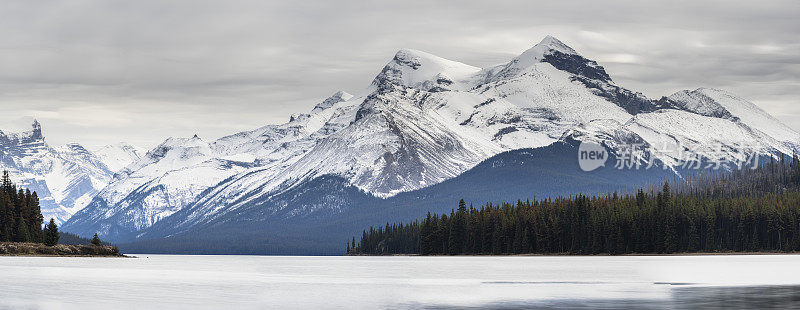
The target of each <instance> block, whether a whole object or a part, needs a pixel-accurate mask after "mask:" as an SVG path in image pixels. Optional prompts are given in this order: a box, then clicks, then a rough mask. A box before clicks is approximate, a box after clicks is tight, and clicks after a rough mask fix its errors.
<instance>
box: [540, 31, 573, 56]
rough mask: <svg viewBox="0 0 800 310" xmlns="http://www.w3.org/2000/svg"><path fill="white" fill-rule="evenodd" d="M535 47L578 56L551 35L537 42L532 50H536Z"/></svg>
mask: <svg viewBox="0 0 800 310" xmlns="http://www.w3.org/2000/svg"><path fill="white" fill-rule="evenodd" d="M537 46H540V47H546V48H547V49H548V50H552V51H559V52H562V53H564V54H578V52H576V51H575V50H574V49H572V48H571V47H569V46H568V45H566V44H564V42H561V41H560V40H559V39H556V38H555V37H553V36H551V35H548V36H546V37H544V39H542V41H541V42H539V44H536V45H535V46H534V48H536V47H537Z"/></svg>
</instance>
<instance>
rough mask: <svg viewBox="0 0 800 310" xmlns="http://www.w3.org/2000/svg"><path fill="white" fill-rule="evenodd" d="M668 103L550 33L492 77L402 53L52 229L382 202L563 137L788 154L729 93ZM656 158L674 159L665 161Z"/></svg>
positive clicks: (162, 149)
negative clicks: (342, 183)
mask: <svg viewBox="0 0 800 310" xmlns="http://www.w3.org/2000/svg"><path fill="white" fill-rule="evenodd" d="M573 69H574V70H573ZM668 99H669V100H668V101H669V103H670V104H671V105H662V103H660V101H659V103H656V102H655V101H654V100H650V99H648V98H646V97H644V96H643V95H641V94H639V93H634V92H631V91H628V90H625V89H623V88H621V87H619V86H617V85H615V84H613V82H611V80H610V78H609V77H608V75H607V74H606V73H605V71H604V70H603V68H602V67H601V66H599V65H598V64H597V63H595V62H594V61H591V60H588V59H585V58H583V57H582V56H580V55H578V54H577V52H576V51H575V50H573V49H572V48H570V47H569V46H567V45H565V44H564V43H563V42H561V41H559V40H558V39H556V38H553V37H550V36H548V37H546V38H545V39H544V40H542V41H541V42H540V43H539V44H536V45H535V46H533V47H532V48H531V49H529V50H527V51H525V52H524V53H522V54H521V55H520V56H518V57H515V58H514V59H512V60H510V61H509V62H508V63H506V64H503V65H499V66H495V67H491V68H478V67H474V66H470V65H467V64H463V63H460V62H456V61H452V60H447V59H444V58H441V57H438V56H434V55H431V54H429V53H426V52H422V51H416V50H411V49H402V50H400V51H398V52H397V53H396V54H395V55H394V57H393V58H392V59H391V60H390V61H389V62H388V63H387V64H386V66H384V67H383V69H382V70H381V71H380V72H379V73H378V74H377V76H376V77H375V79H374V80H373V81H372V83H371V85H369V86H368V87H367V88H366V89H365V90H364V91H362V92H358V93H356V94H355V95H350V94H348V93H345V92H342V91H340V92H337V93H335V94H334V95H332V96H331V97H329V98H328V99H326V100H324V101H322V102H320V103H319V104H317V105H316V106H315V107H314V109H313V110H312V111H310V113H308V114H296V115H292V117H290V119H289V121H288V122H287V123H284V124H279V125H267V126H264V127H261V128H258V129H255V130H253V131H246V132H241V133H237V134H233V135H230V136H227V137H223V138H220V139H218V140H216V141H211V142H205V141H202V139H199V138H197V137H193V138H190V139H168V140H167V141H165V142H164V143H162V145H160V146H158V147H156V148H155V149H153V150H151V151H149V152H148V153H147V155H145V156H144V157H142V158H141V159H139V160H138V161H136V162H134V163H132V164H130V165H128V166H127V168H126V169H123V172H120V173H118V174H117V175H116V176H115V177H114V180H113V181H112V182H111V183H110V184H109V185H108V186H107V187H106V188H105V189H103V190H102V192H101V193H99V194H98V195H97V196H96V197H95V198H94V200H93V201H92V203H91V204H90V206H89V207H87V208H85V209H84V210H82V211H80V212H79V213H78V214H76V216H75V217H73V219H72V220H70V222H69V223H67V226H65V227H66V228H68V229H71V230H77V231H83V230H85V231H87V232H89V231H99V232H101V235H107V236H124V235H125V234H130V233H133V234H138V233H140V232H142V231H143V230H145V229H147V227H149V226H151V225H153V223H155V222H157V221H159V220H160V219H163V218H164V217H167V216H171V215H173V214H176V213H177V212H179V211H185V212H181V213H180V216H181V218H179V219H178V220H177V221H174V223H179V226H180V228H181V229H182V228H186V227H189V226H191V225H196V224H198V223H201V222H208V221H211V220H212V219H214V218H216V217H219V216H221V215H223V214H228V213H231V212H235V211H236V210H237V209H238V208H241V207H243V206H246V205H251V204H255V203H257V202H258V201H263V200H264V199H268V198H269V197H271V196H272V195H275V194H277V193H280V192H283V191H286V190H287V189H290V188H294V187H296V186H298V185H299V184H303V183H304V182H306V181H310V180H313V179H314V178H317V177H320V176H323V175H336V176H339V177H342V178H344V179H345V180H347V181H348V182H349V183H350V184H351V185H353V186H356V187H358V188H360V189H362V190H364V191H366V192H369V193H371V194H373V195H376V196H380V197H389V196H393V195H396V194H398V193H401V192H407V191H412V190H416V189H420V188H423V187H426V186H430V185H434V184H437V183H440V182H442V181H444V180H447V179H449V178H453V177H455V176H458V175H459V174H461V173H463V172H464V171H466V170H468V169H470V168H472V167H473V166H475V165H477V164H478V163H480V162H481V161H483V160H485V159H487V158H489V157H491V156H494V155H496V154H498V153H500V152H504V151H508V150H514V149H521V148H535V147H542V146H546V145H549V144H551V143H553V142H555V141H558V140H559V139H565V138H566V137H573V138H577V139H594V140H598V141H601V142H607V143H609V144H610V145H618V144H622V143H627V142H642V143H645V144H647V145H649V146H651V147H652V146H658V145H661V144H669V143H671V144H676V145H677V144H680V145H682V146H685V147H696V146H697V147H700V146H707V145H710V144H719V145H721V146H722V148H723V152H728V153H727V154H728V155H731V156H741V154H739V149H740V148H742V147H745V146H747V147H753V146H755V147H756V150H757V151H758V152H760V153H764V154H767V153H771V152H776V151H779V152H784V153H787V152H788V153H791V151H796V150H800V148H798V146H800V137H798V134H797V132H795V131H793V130H791V129H789V128H788V127H786V126H785V125H782V124H780V123H779V122H778V121H777V120H775V119H774V118H772V117H771V116H769V115H768V114H766V113H765V112H763V110H761V109H759V108H758V107H756V106H755V105H753V104H752V103H749V102H747V101H745V100H742V99H740V98H738V97H735V96H733V95H730V94H727V93H725V92H722V91H718V90H710V89H698V90H695V91H691V92H690V91H685V92H679V93H676V94H675V95H672V96H670V97H669V98H668ZM631 102H633V104H631ZM636 104H645V105H648V106H646V107H640V106H636ZM657 157H659V158H661V159H662V160H663V161H664V162H666V163H676V161H675V160H676V159H675V158H674V156H673V155H671V154H658V155H657ZM291 207H292V206H282V207H280V208H291ZM276 211H278V210H265V212H264V214H269V213H270V212H276ZM298 212H301V211H298ZM296 213H297V212H292V213H291V214H296ZM175 216H177V215H175ZM170 223H173V222H170ZM175 229H179V227H175Z"/></svg>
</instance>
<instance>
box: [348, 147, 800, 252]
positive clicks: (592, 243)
mask: <svg viewBox="0 0 800 310" xmlns="http://www.w3.org/2000/svg"><path fill="white" fill-rule="evenodd" d="M675 183H676V181H675V180H673V181H672V184H675ZM799 188H800V161H799V160H798V158H797V157H796V156H794V157H793V158H790V159H789V160H786V159H785V158H784V159H781V160H779V161H775V160H771V161H768V162H765V163H762V164H761V165H760V166H759V167H758V168H757V169H752V170H751V169H745V170H736V171H734V172H729V173H718V174H716V173H706V174H702V175H697V176H693V177H691V178H690V180H689V181H685V182H677V186H675V188H671V187H670V182H664V183H663V184H662V185H660V186H659V187H658V189H648V190H641V189H640V190H639V191H638V192H637V193H631V194H625V195H618V194H616V193H614V194H611V195H608V196H604V197H587V196H581V195H579V196H573V197H566V198H556V199H550V198H548V199H543V200H534V201H533V202H531V201H517V202H516V203H505V204H502V205H499V206H498V205H492V204H488V205H484V206H482V207H480V208H474V207H472V206H469V207H467V205H466V203H465V202H464V201H463V200H462V201H460V202H459V206H458V209H456V210H452V211H451V212H450V214H441V215H437V214H430V213H428V215H427V216H426V217H425V219H424V220H422V221H415V222H412V223H409V224H403V223H396V224H388V223H387V224H386V226H384V227H378V228H373V227H370V229H369V230H365V231H364V232H363V233H362V236H361V240H360V242H359V243H356V240H355V238H353V240H351V241H349V242H348V244H347V251H348V253H349V254H423V255H437V254H450V255H456V254H523V253H541V254H548V253H564V254H600V253H608V254H625V253H685V252H716V251H800V190H799Z"/></svg>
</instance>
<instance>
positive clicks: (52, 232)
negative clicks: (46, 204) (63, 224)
mask: <svg viewBox="0 0 800 310" xmlns="http://www.w3.org/2000/svg"><path fill="white" fill-rule="evenodd" d="M59 238H60V236H59V235H58V226H57V225H56V221H55V220H54V219H52V218H51V219H50V223H49V224H47V227H46V228H45V231H44V244H45V245H47V246H54V245H56V244H58V239H59Z"/></svg>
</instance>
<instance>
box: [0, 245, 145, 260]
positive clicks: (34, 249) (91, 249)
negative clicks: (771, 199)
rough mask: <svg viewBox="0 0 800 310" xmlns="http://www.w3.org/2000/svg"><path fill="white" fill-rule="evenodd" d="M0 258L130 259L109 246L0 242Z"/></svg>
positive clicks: (114, 247)
mask: <svg viewBox="0 0 800 310" xmlns="http://www.w3.org/2000/svg"><path fill="white" fill-rule="evenodd" d="M0 256H26V257H123V258H125V257H130V256H126V255H123V254H121V253H120V252H119V249H118V248H117V247H116V246H111V245H84V244H56V245H54V246H47V245H44V244H42V243H31V242H0Z"/></svg>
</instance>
